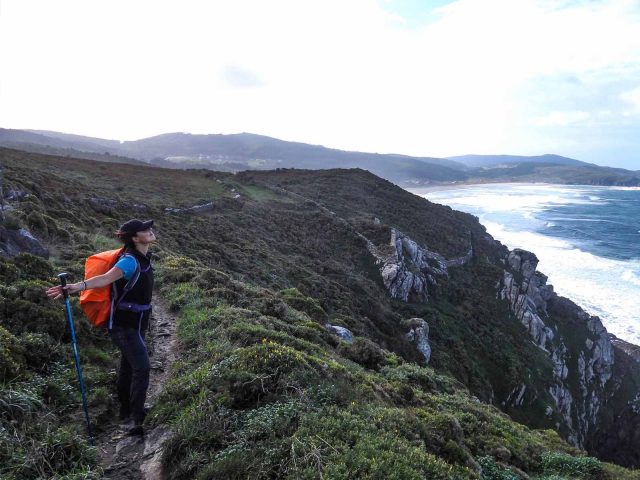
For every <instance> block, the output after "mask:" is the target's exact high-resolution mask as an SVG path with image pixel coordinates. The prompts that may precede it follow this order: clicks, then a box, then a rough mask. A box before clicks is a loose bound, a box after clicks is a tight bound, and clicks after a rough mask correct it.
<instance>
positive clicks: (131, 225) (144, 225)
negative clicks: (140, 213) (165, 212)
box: [120, 218, 153, 235]
mask: <svg viewBox="0 0 640 480" xmlns="http://www.w3.org/2000/svg"><path fill="white" fill-rule="evenodd" d="M152 226H153V220H147V221H146V222H143V221H142V220H138V219H137V218H134V219H133V220H129V221H128V222H125V223H123V224H122V226H121V227H120V230H122V231H123V232H126V233H129V234H131V235H135V234H136V233H138V232H144V231H145V230H149V229H150V228H151V227H152Z"/></svg>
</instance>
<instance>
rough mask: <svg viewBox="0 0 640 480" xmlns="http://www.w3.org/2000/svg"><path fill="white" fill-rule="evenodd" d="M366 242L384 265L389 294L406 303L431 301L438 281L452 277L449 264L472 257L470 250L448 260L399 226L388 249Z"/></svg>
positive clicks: (384, 278) (466, 260)
mask: <svg viewBox="0 0 640 480" xmlns="http://www.w3.org/2000/svg"><path fill="white" fill-rule="evenodd" d="M363 238H364V237H363ZM365 240H366V238H365ZM366 241H367V248H368V249H369V251H370V252H371V253H372V254H373V255H374V257H376V259H377V261H378V264H381V265H382V266H381V267H380V273H381V275H382V281H383V283H384V285H385V287H386V288H387V290H388V292H389V294H390V295H391V296H392V297H393V298H398V299H400V300H403V301H405V302H426V301H428V300H429V298H430V297H431V294H432V291H433V289H434V288H436V287H437V286H438V282H439V280H440V279H443V278H446V277H448V276H449V270H448V268H449V266H461V265H464V264H465V263H467V262H468V261H469V260H470V259H471V257H472V256H473V252H472V251H471V250H470V251H469V252H468V253H467V254H466V255H464V256H463V257H460V258H457V259H452V260H447V259H445V258H444V257H443V256H442V255H440V254H439V253H436V252H433V251H431V250H428V249H427V248H425V247H422V246H420V245H418V244H417V243H416V242H415V241H414V240H412V239H411V238H409V237H408V236H406V235H404V234H403V233H402V232H400V231H399V230H396V229H391V240H390V242H389V246H390V247H391V248H390V250H389V251H388V252H381V251H380V250H379V249H378V248H376V247H375V246H374V245H373V244H372V243H371V242H370V241H368V240H366Z"/></svg>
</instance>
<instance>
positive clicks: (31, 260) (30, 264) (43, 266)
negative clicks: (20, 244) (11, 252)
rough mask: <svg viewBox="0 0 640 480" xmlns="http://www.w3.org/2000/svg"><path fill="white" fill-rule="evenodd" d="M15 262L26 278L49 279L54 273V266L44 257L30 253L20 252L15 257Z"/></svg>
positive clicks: (22, 275)
mask: <svg viewBox="0 0 640 480" xmlns="http://www.w3.org/2000/svg"><path fill="white" fill-rule="evenodd" d="M13 261H14V263H15V265H16V267H17V268H18V270H20V275H21V277H22V278H23V279H25V280H31V279H33V280H36V279H37V280H47V279H49V278H51V276H52V275H53V267H52V266H51V264H50V263H49V262H48V261H47V260H45V259H44V258H41V257H38V256H36V255H32V254H30V253H26V252H23V253H19V254H18V255H16V256H15V258H14V260H13Z"/></svg>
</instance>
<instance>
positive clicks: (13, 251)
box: [0, 226, 49, 258]
mask: <svg viewBox="0 0 640 480" xmlns="http://www.w3.org/2000/svg"><path fill="white" fill-rule="evenodd" d="M22 252H27V253H31V254H33V255H37V256H39V257H43V258H49V250H47V249H46V248H45V247H44V246H43V245H42V244H41V243H40V241H39V240H38V239H37V238H36V237H34V236H33V235H32V234H31V233H30V232H29V231H28V230H27V229H25V228H21V229H19V230H9V229H7V228H5V227H2V226H0V256H6V257H14V256H16V255H18V254H19V253H22Z"/></svg>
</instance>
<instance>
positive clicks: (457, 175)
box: [0, 129, 640, 187]
mask: <svg viewBox="0 0 640 480" xmlns="http://www.w3.org/2000/svg"><path fill="white" fill-rule="evenodd" d="M34 132H41V133H34ZM49 139H50V140H49ZM0 145H4V146H7V147H12V148H18V149H23V150H26V151H35V152H37V153H52V154H61V153H65V151H64V150H60V149H66V151H67V152H69V153H70V154H72V155H73V156H77V155H76V154H75V152H77V151H82V150H83V149H85V150H87V151H88V152H89V153H88V154H87V155H90V156H91V158H92V159H98V160H107V161H118V162H121V163H132V162H133V161H134V160H129V159H131V158H133V159H136V160H137V161H144V162H146V163H149V164H152V165H156V166H161V167H167V168H208V169H211V170H218V171H228V172H238V171H242V170H269V169H274V168H303V169H326V168H339V167H352V168H364V169H366V170H369V171H371V172H372V173H374V174H376V175H378V176H381V177H383V178H386V179H388V180H390V181H392V182H394V183H396V184H398V185H404V186H413V187H415V186H420V185H438V184H470V183H487V182H496V181H497V182H546V183H554V182H555V183H561V184H591V185H618V186H640V172H633V171H629V170H625V169H616V168H610V167H601V166H598V165H593V164H588V163H586V162H581V161H579V160H574V159H569V158H567V157H561V156H558V155H551V154H548V155H543V156H533V157H519V156H513V155H505V156H489V157H490V158H491V159H494V160H495V159H497V160H495V161H497V162H502V163H487V162H488V161H494V160H487V159H486V158H485V159H484V160H478V158H481V157H482V158H484V157H483V156H463V157H459V158H460V159H463V158H468V157H473V159H475V160H473V159H472V160H468V161H469V162H470V164H469V165H465V164H464V163H463V162H460V161H455V160H451V159H444V158H434V157H412V156H408V155H400V154H378V153H367V152H351V151H343V150H338V149H332V148H327V147H324V146H320V145H309V144H305V143H301V142H288V141H283V140H279V139H276V138H272V137H267V136H264V135H256V134H250V133H240V134H231V135H224V134H209V135H201V134H188V133H166V134H161V135H157V136H154V137H149V138H145V139H140V140H134V141H126V142H118V141H115V140H103V139H95V138H91V137H84V136H77V135H72V134H60V133H57V132H47V131H21V130H15V131H13V130H6V129H0ZM34 145H40V147H34ZM45 148H55V149H57V150H55V149H54V150H51V151H46V150H45ZM109 157H110V158H109ZM453 158H455V157H453ZM505 160H508V161H505ZM474 162H475V163H478V162H479V163H480V164H482V166H480V167H478V166H473V165H475V163H474Z"/></svg>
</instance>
